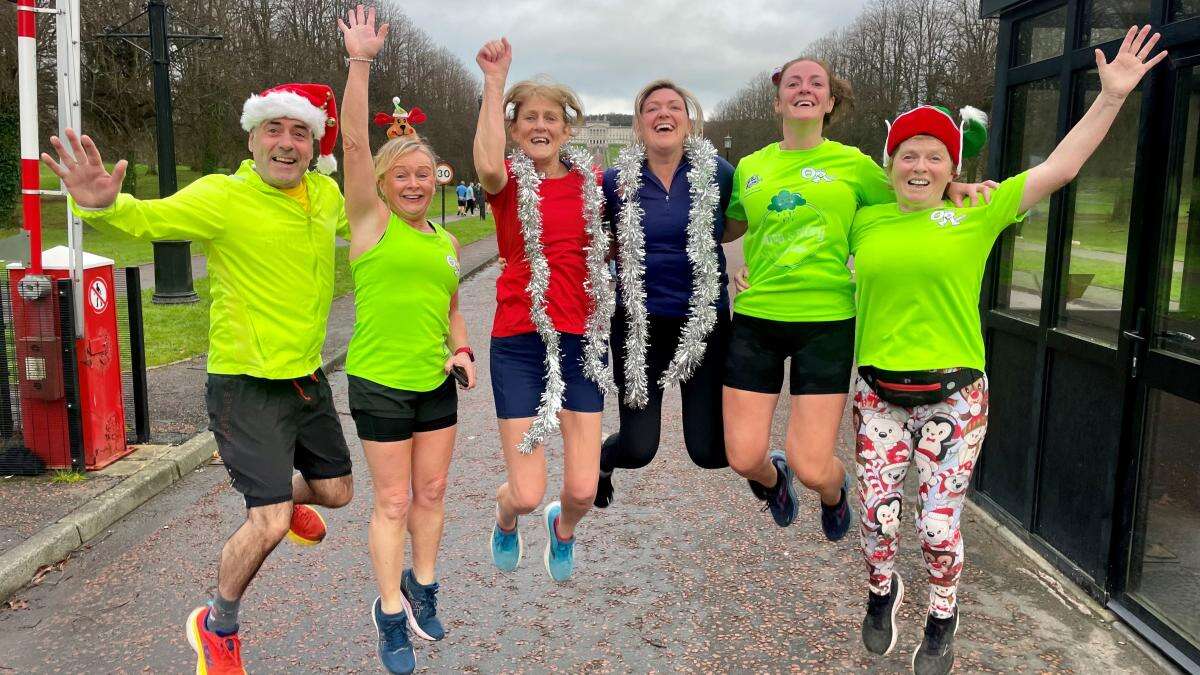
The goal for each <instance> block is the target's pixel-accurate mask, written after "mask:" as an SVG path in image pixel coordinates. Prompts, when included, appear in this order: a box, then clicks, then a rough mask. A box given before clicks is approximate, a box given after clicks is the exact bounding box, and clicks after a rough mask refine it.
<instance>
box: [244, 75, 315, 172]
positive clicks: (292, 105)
mask: <svg viewBox="0 0 1200 675" xmlns="http://www.w3.org/2000/svg"><path fill="white" fill-rule="evenodd" d="M280 117H286V118H288V119H293V120H299V121H300V122H303V123H304V125H305V126H306V127H308V128H309V129H310V130H311V131H312V135H313V138H315V139H317V141H319V143H320V153H319V154H320V156H318V157H317V171H320V172H321V173H325V174H329V173H333V172H334V171H337V159H335V158H334V156H333V146H334V145H336V144H337V135H338V116H337V102H336V101H335V99H334V98H333V90H332V89H330V88H329V86H328V85H324V84H299V83H290V84H281V85H278V86H275V87H271V88H270V89H265V90H263V92H262V93H259V94H251V95H250V98H248V99H246V103H245V104H244V105H242V128H243V129H245V130H246V131H251V130H253V129H254V128H255V127H257V126H258V125H260V124H262V123H263V122H266V121H267V120H273V119H278V118H280Z"/></svg>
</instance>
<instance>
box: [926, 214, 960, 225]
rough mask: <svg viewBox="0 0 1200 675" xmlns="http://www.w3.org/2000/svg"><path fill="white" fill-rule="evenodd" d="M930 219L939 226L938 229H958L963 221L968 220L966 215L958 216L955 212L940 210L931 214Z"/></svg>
mask: <svg viewBox="0 0 1200 675" xmlns="http://www.w3.org/2000/svg"><path fill="white" fill-rule="evenodd" d="M929 219H930V220H932V221H933V222H935V223H937V224H938V227H946V226H947V225H949V226H952V227H958V226H959V225H960V224H962V221H964V220H966V219H967V217H966V216H965V215H962V216H960V215H956V214H955V213H954V212H953V211H947V210H939V211H934V212H933V213H931V214H929Z"/></svg>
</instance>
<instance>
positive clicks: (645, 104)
mask: <svg viewBox="0 0 1200 675" xmlns="http://www.w3.org/2000/svg"><path fill="white" fill-rule="evenodd" d="M634 110H635V115H634V123H633V126H634V133H635V134H636V135H637V139H638V141H639V143H638V144H635V145H634V146H632V147H630V148H627V149H626V150H625V151H623V152H622V154H621V159H620V160H618V165H619V166H618V167H617V168H613V169H609V170H608V171H607V172H605V174H604V197H605V217H606V220H607V221H608V223H609V224H610V226H611V227H612V228H613V230H614V232H615V234H616V240H617V242H618V256H617V258H618V269H619V274H618V278H619V284H618V285H619V286H620V292H619V293H618V303H617V304H618V307H617V313H616V316H614V318H613V321H612V336H611V341H610V345H611V348H612V354H613V371H614V375H615V379H616V382H617V386H618V388H619V389H620V391H621V396H620V406H619V409H620V420H621V426H620V430H619V431H617V432H616V433H614V434H612V435H611V436H609V437H608V438H607V439H605V441H604V445H603V450H602V452H601V455H600V480H599V484H598V486H597V490H596V502H595V503H596V506H598V507H601V508H604V507H606V506H608V505H609V504H610V503H611V502H612V499H613V485H612V472H613V470H614V469H618V468H620V469H637V468H641V467H643V466H646V465H647V464H649V463H650V460H652V459H653V458H654V455H655V453H656V452H657V451H658V444H659V434H660V429H661V426H662V397H663V388H664V386H670V385H672V384H674V383H675V382H678V383H679V384H680V393H681V395H682V399H683V437H684V443H685V444H686V446H687V451H688V454H689V455H690V456H691V458H692V461H693V462H695V463H696V464H697V465H698V466H700V467H703V468H706V469H720V468H724V467H726V466H728V463H727V462H726V460H725V442H724V432H723V431H722V426H721V383H722V379H723V378H722V375H723V369H724V363H725V350H726V345H727V343H728V339H729V326H730V319H729V295H728V291H727V279H726V276H725V255H724V252H723V251H722V249H721V246H720V241H721V237H722V235H723V233H724V230H725V216H724V214H725V207H726V206H727V205H728V204H729V194H730V189H731V185H732V181H733V167H732V166H731V165H730V164H729V162H727V161H725V160H724V159H722V158H721V157H720V156H718V155H717V154H716V150H715V149H714V148H713V147H712V145H711V144H710V143H708V141H706V140H704V139H703V138H702V136H700V134H701V132H702V131H703V124H704V116H703V112H702V111H701V108H700V104H699V102H698V101H697V100H696V98H695V97H694V96H693V95H692V94H691V93H690V92H688V91H687V90H686V89H684V88H683V87H680V86H678V85H676V84H674V83H673V82H671V81H669V80H656V81H654V82H651V83H650V84H648V85H646V86H645V87H644V88H643V89H642V91H641V92H640V93H639V94H638V95H637V98H636V99H635V100H634ZM693 134H694V135H693ZM693 183H695V184H693ZM694 202H695V204H696V205H697V207H696V208H695V209H693V206H694ZM705 206H707V207H708V208H703V207H705ZM693 211H695V213H693ZM689 235H690V236H689ZM689 239H690V240H691V242H692V244H693V245H692V252H691V256H689V247H688V244H689ZM707 299H711V302H708V301H706V300H707ZM642 373H644V376H643V375H642ZM664 373H666V375H665V376H664ZM639 379H640V384H639V383H638V380H639Z"/></svg>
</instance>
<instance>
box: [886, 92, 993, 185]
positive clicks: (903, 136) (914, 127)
mask: <svg viewBox="0 0 1200 675" xmlns="http://www.w3.org/2000/svg"><path fill="white" fill-rule="evenodd" d="M958 114H959V116H960V118H961V121H959V122H955V121H954V117H953V116H952V115H951V114H950V111H949V110H948V109H946V108H943V107H942V106H940V105H923V106H918V107H916V108H913V109H912V110H909V111H908V112H906V113H903V114H901V115H900V116H899V117H897V118H896V119H894V120H892V121H891V122H887V126H888V133H887V142H886V143H885V144H884V148H883V165H884V166H887V165H888V163H889V161H891V158H892V153H894V152H896V148H898V147H899V146H900V144H901V143H903V142H904V141H907V140H908V139H910V138H912V137H913V136H932V137H934V138H936V139H938V140H939V141H941V142H942V143H945V144H946V149H947V150H949V151H950V156H951V157H953V158H954V159H955V163H954V169H955V171H962V163H963V160H964V159H970V158H971V157H975V156H976V155H978V154H979V153H980V151H982V150H983V146H985V145H987V121H988V119H987V113H985V112H983V111H982V110H980V109H978V108H972V107H971V106H966V107H964V108H962V109H960V110H959V111H958Z"/></svg>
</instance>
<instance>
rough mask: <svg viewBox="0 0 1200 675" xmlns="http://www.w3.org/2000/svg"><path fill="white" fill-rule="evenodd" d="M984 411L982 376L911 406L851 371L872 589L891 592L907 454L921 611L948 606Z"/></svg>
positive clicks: (946, 610)
mask: <svg viewBox="0 0 1200 675" xmlns="http://www.w3.org/2000/svg"><path fill="white" fill-rule="evenodd" d="M987 412H988V385H987V377H981V378H979V379H978V380H976V381H975V382H973V383H972V384H970V385H968V386H966V387H964V388H962V389H961V390H959V391H958V392H957V393H955V394H954V395H953V396H951V397H950V398H948V399H946V400H944V401H941V402H939V403H935V404H933V405H922V406H916V407H913V408H905V407H903V406H898V405H893V404H891V403H888V402H887V401H884V400H883V399H881V398H879V396H878V395H877V394H876V393H875V391H874V390H872V389H871V387H870V386H868V385H867V383H866V382H864V381H863V379H862V378H861V377H856V378H855V383H854V425H855V427H856V429H857V430H858V431H857V434H858V435H857V438H856V440H855V455H856V459H857V474H858V500H859V501H858V503H859V514H861V516H860V520H861V523H862V552H863V558H864V559H865V560H866V563H867V571H868V573H869V574H870V587H871V592H872V593H876V594H879V595H886V594H888V593H890V592H891V586H892V566H893V562H894V560H895V558H896V550H897V548H898V545H899V537H900V512H901V505H902V502H903V498H904V477H905V475H907V473H908V466H909V462H911V461H913V460H914V459H915V460H916V464H917V477H918V479H919V480H920V484H919V485H918V487H917V498H918V500H919V501H920V512H919V513H918V514H917V518H916V526H917V535H918V536H919V537H920V539H921V551H922V553H923V554H924V557H925V569H926V571H927V572H928V575H929V613H930V614H933V615H934V616H936V617H940V618H948V617H950V616H951V615H952V614H953V613H954V607H955V604H956V602H957V598H956V594H957V591H958V578H959V575H960V574H961V573H962V567H963V542H962V534H961V533H960V532H959V519H960V517H961V516H962V508H963V503H964V501H965V500H966V495H967V486H968V485H969V484H970V482H971V472H972V471H973V470H974V469H975V462H976V461H977V460H978V458H979V450H980V447H981V446H982V445H983V437H984V435H985V434H986V433H987Z"/></svg>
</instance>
